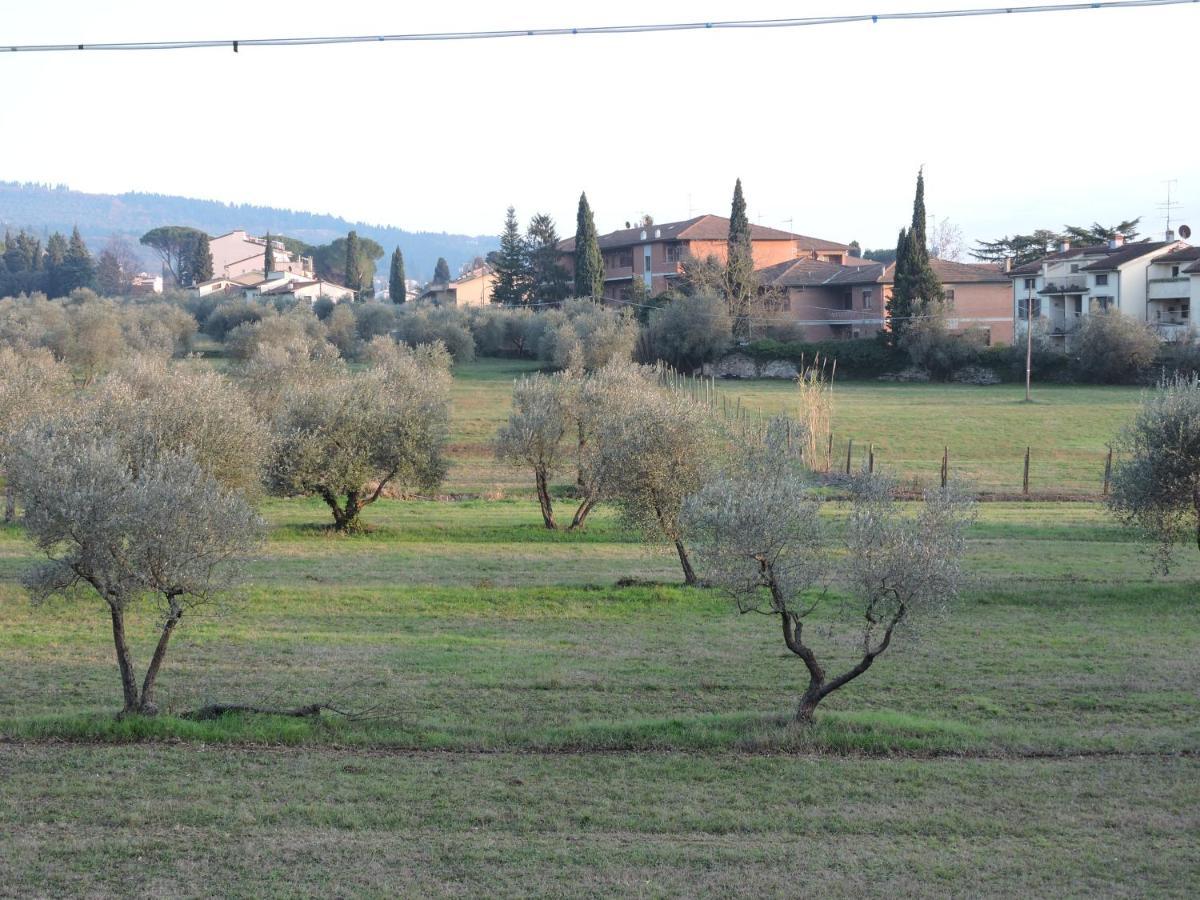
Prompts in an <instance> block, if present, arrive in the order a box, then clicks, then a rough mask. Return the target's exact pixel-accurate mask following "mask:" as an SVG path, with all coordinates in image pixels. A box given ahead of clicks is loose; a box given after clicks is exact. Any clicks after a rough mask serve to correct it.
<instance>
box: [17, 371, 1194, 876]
mask: <svg viewBox="0 0 1200 900" xmlns="http://www.w3.org/2000/svg"><path fill="white" fill-rule="evenodd" d="M521 369H522V367H521V366H520V365H516V364H511V363H498V362H483V363H479V364H476V365H474V366H472V367H470V368H468V369H467V370H466V371H465V372H463V373H461V376H460V378H459V379H458V380H457V381H456V386H455V402H456V406H455V419H454V438H453V439H454V444H455V447H454V457H455V466H454V471H453V476H452V483H451V484H450V485H448V487H447V493H448V494H452V495H453V494H459V493H461V494H469V495H473V497H472V499H467V500H457V501H436V502H435V501H419V500H418V501H381V502H380V503H379V504H377V505H376V506H374V507H372V508H370V509H369V510H368V511H367V513H366V518H367V520H368V521H369V522H370V524H371V525H372V526H373V527H374V530H373V531H372V532H371V533H370V534H368V535H366V536H362V537H356V538H343V537H337V536H334V535H332V534H330V533H329V532H328V531H327V530H325V529H324V528H323V527H322V526H323V525H324V523H325V521H326V516H327V514H326V512H325V511H324V509H323V507H321V506H320V505H319V504H315V503H311V502H300V501H270V502H268V503H267V504H266V505H265V508H264V511H265V514H266V516H267V518H268V520H269V522H270V523H271V532H270V539H269V541H268V544H267V545H266V547H265V549H264V552H263V554H262V558H261V559H259V560H258V561H257V562H256V563H255V564H254V566H253V567H252V572H251V575H252V578H251V583H250V585H249V587H248V589H247V591H246V593H245V596H244V598H242V600H241V602H236V603H230V604H229V605H228V606H227V607H226V608H223V609H215V610H212V611H211V613H210V614H208V615H204V616H201V617H198V618H195V619H193V620H191V621H185V623H184V625H182V626H181V628H180V631H179V632H178V635H177V639H176V642H175V643H174V645H173V647H172V650H171V653H170V655H169V656H168V658H167V663H166V667H165V669H164V672H163V676H162V679H161V683H160V702H161V703H162V705H163V706H164V707H165V708H166V710H167V712H168V714H167V715H163V716H160V717H159V718H157V719H154V720H133V721H124V722H120V723H118V722H116V721H115V720H114V719H113V717H112V712H113V710H115V709H116V708H117V707H118V706H119V684H118V681H117V676H116V667H115V664H114V661H113V658H112V650H111V636H110V635H109V633H108V630H107V620H106V618H105V616H104V614H103V611H102V609H101V607H100V605H99V603H98V602H97V601H95V600H82V601H77V602H67V601H55V602H53V603H51V604H48V605H44V606H41V607H33V606H31V605H30V604H29V602H28V600H27V598H26V597H25V596H24V595H23V593H22V592H21V590H20V588H19V586H18V578H19V574H20V572H21V571H22V570H23V569H24V568H26V567H27V566H28V565H29V564H30V563H31V562H32V561H33V556H32V554H31V549H30V548H29V546H28V545H27V544H26V543H25V541H24V539H23V538H22V537H21V535H20V533H19V532H18V531H17V530H16V529H15V528H7V529H0V895H5V894H6V893H7V892H12V893H14V894H25V895H37V896H48V895H50V896H53V895H79V894H83V895H90V896H106V895H155V896H159V895H162V896H175V895H183V896H199V895H209V896H211V895H220V896H236V897H263V896H281V897H282V896H297V895H299V896H330V895H337V896H345V895H348V894H364V895H371V896H397V895H400V896H528V895H545V896H556V897H557V896H563V897H587V896H600V895H607V896H612V895H620V896H635V897H660V896H697V895H708V896H732V895H747V896H780V897H782V896H788V897H793V896H798V895H804V894H813V893H816V894H818V895H821V896H832V897H860V896H884V895H886V896H913V895H922V896H931V895H932V896H947V897H952V896H953V897H957V896H983V895H990V896H995V895H1034V896H1042V895H1059V896H1084V895H1100V896H1147V895H1154V896H1180V897H1183V896H1190V895H1193V894H1194V888H1195V885H1196V883H1197V881H1198V880H1200V840H1198V838H1200V756H1198V755H1197V750H1198V748H1200V652H1198V651H1200V605H1197V603H1196V600H1195V582H1196V571H1197V562H1198V561H1197V559H1196V558H1195V555H1194V554H1192V555H1188V554H1186V553H1185V554H1184V555H1183V557H1182V558H1181V562H1182V563H1183V564H1182V565H1180V566H1179V567H1178V568H1177V569H1176V570H1175V571H1174V572H1173V573H1172V575H1171V576H1169V577H1160V576H1155V575H1153V574H1152V572H1151V568H1150V565H1149V560H1148V559H1147V557H1146V555H1145V553H1144V549H1143V547H1142V546H1141V545H1140V544H1139V543H1138V541H1137V540H1136V536H1135V535H1132V534H1130V533H1128V532H1127V531H1125V530H1123V529H1121V528H1120V527H1118V526H1116V525H1115V524H1114V523H1113V522H1112V521H1111V519H1110V518H1109V517H1108V516H1107V515H1106V513H1105V512H1104V510H1103V509H1102V508H1101V507H1100V506H1098V505H1096V504H1091V503H1070V504H1052V503H985V504H981V507H980V517H979V521H978V523H977V524H976V525H975V526H974V527H973V529H972V531H971V536H970V542H969V549H968V568H969V571H970V573H971V576H972V578H971V581H970V587H969V590H968V592H967V595H966V597H965V598H964V600H963V602H962V605H961V607H960V609H959V611H958V613H957V614H956V615H954V616H952V617H950V618H948V619H946V620H945V621H943V622H941V623H939V624H938V625H937V626H936V627H934V628H933V629H931V630H930V631H928V632H927V633H925V634H923V635H922V636H921V637H920V639H919V640H912V641H908V642H906V643H904V644H903V645H902V646H898V647H896V648H894V649H893V650H891V651H889V652H888V654H887V655H885V656H884V657H882V658H881V660H880V662H879V663H877V665H876V667H875V668H873V669H872V670H871V671H870V672H869V673H867V675H865V676H864V677H863V678H862V679H860V680H858V681H857V682H855V683H853V684H852V685H850V686H849V687H847V688H846V689H844V690H843V691H841V692H838V693H836V694H834V695H833V696H832V697H831V698H830V699H829V700H828V701H827V702H826V704H825V705H823V706H822V708H821V710H820V712H819V713H818V719H819V720H818V723H817V724H816V725H815V726H814V727H813V728H811V729H808V730H797V729H796V728H794V727H792V726H790V725H789V724H788V723H787V717H788V716H789V714H790V712H791V711H792V708H793V705H794V703H795V702H796V700H797V698H798V693H799V689H800V686H801V684H802V681H803V677H802V671H801V670H802V666H801V665H800V663H799V662H798V660H796V659H795V658H794V657H792V656H791V654H789V653H787V652H786V650H785V649H784V647H783V645H782V640H781V638H780V636H779V634H778V629H777V627H776V624H775V623H774V622H773V621H771V620H769V619H766V618H764V617H761V616H753V615H748V616H738V615H737V614H736V613H735V611H734V610H733V609H732V607H731V605H730V604H729V603H728V602H727V601H726V600H725V598H724V597H722V596H721V595H720V594H719V593H717V592H715V591H708V590H698V589H696V590H691V589H684V588H683V587H681V586H680V585H679V581H680V578H679V574H678V564H677V562H676V561H675V559H674V557H673V556H672V555H671V554H670V553H668V552H667V551H666V550H665V549H664V548H657V547H647V546H645V545H643V544H642V543H640V542H639V541H637V540H635V539H634V538H633V537H632V536H631V535H629V534H627V533H626V532H625V531H623V530H622V528H621V526H620V523H619V522H618V521H617V520H616V519H615V517H614V516H613V515H612V514H611V513H610V512H609V511H607V510H604V509H601V510H600V511H598V513H597V514H596V517H595V519H594V522H593V524H592V526H591V528H590V529H589V530H588V532H587V533H585V534H579V535H565V534H556V533H548V532H546V531H545V530H544V529H542V528H541V527H540V525H539V521H540V518H539V516H538V513H537V509H536V505H535V504H534V503H533V502H532V501H531V500H530V498H529V496H528V495H529V490H528V486H527V484H526V481H527V479H526V477H525V476H524V475H523V473H520V472H514V471H511V470H508V469H505V468H502V467H499V466H497V465H496V464H494V463H492V462H491V459H490V455H489V452H490V451H488V450H487V440H488V436H489V435H490V433H491V431H492V430H493V429H494V427H495V425H496V424H497V423H498V422H499V421H500V420H501V419H502V417H503V415H504V410H505V405H506V402H507V393H508V384H509V381H510V379H511V378H512V377H513V376H514V374H516V373H518V372H519V371H520V370H521ZM737 387H738V389H739V391H741V393H742V396H743V402H745V403H747V404H748V405H749V404H751V402H752V400H753V402H754V403H758V404H761V406H762V408H764V409H767V410H770V409H777V408H781V407H782V406H783V405H784V404H786V403H787V402H788V389H787V386H786V385H777V384H769V385H767V384H749V385H738V386H737ZM838 391H839V395H838V404H839V405H838V407H837V411H836V420H835V422H836V423H841V422H845V423H847V424H846V426H845V427H846V430H847V431H849V432H851V433H852V434H853V436H854V437H855V440H856V443H857V441H858V440H859V439H860V438H859V434H860V432H859V431H858V429H859V428H860V427H861V428H862V432H861V439H862V440H864V441H865V440H870V439H875V441H876V445H877V447H878V448H885V449H881V450H880V455H881V459H890V458H891V456H889V455H888V454H892V455H894V456H895V458H896V459H897V460H899V459H901V458H908V459H910V460H912V463H911V466H912V468H911V469H905V470H904V471H905V473H906V474H907V473H909V472H913V473H915V474H917V475H918V476H920V475H922V474H925V470H924V469H922V468H920V466H918V463H919V462H920V460H921V459H923V457H924V454H926V452H927V451H928V450H930V449H932V450H934V451H935V453H934V455H935V456H936V454H940V447H939V444H940V443H941V442H942V441H943V440H944V438H943V437H942V435H959V436H961V438H962V440H961V443H962V444H963V446H964V450H963V455H964V458H966V456H967V449H966V448H967V447H973V448H974V451H975V453H976V457H975V458H976V459H977V460H978V465H979V466H980V471H987V472H993V473H999V472H1001V469H1000V468H999V463H1000V461H1002V460H1003V458H1004V454H1006V453H1007V450H1004V451H1003V453H1002V452H1001V449H1002V448H1001V445H1002V444H1003V442H1004V441H1006V440H1007V441H1009V443H1010V444H1012V442H1013V441H1015V442H1016V444H1020V445H1021V446H1022V447H1023V445H1024V442H1025V441H1026V440H1027V438H1026V437H1024V436H1022V435H1023V434H1027V433H1028V434H1032V433H1034V432H1021V433H1019V434H1015V435H1012V436H1011V437H1005V435H1006V434H1007V431H1008V430H1009V429H1012V428H1014V427H1015V424H1014V423H1020V422H1025V423H1026V424H1027V425H1028V424H1029V423H1028V421H1027V418H1025V417H1028V416H1036V417H1037V421H1038V422H1039V423H1040V424H1039V425H1037V430H1036V433H1037V434H1039V435H1041V436H1042V437H1043V439H1044V440H1045V441H1047V442H1050V441H1051V440H1054V441H1055V443H1054V446H1055V447H1057V448H1058V452H1059V453H1060V454H1062V458H1063V459H1066V458H1067V457H1069V456H1070V455H1071V453H1072V451H1077V452H1078V453H1080V454H1085V453H1087V454H1092V456H1093V457H1095V456H1096V455H1097V454H1100V453H1102V452H1103V446H1104V441H1105V440H1106V439H1107V436H1108V435H1109V434H1110V433H1111V431H1112V430H1114V429H1115V427H1117V425H1118V424H1119V423H1120V422H1121V421H1122V420H1123V419H1124V418H1125V417H1127V416H1128V414H1129V412H1130V410H1131V409H1132V407H1133V404H1134V403H1135V402H1136V392H1131V391H1124V390H1108V389H1068V388H1058V389H1054V390H1050V389H1046V391H1045V393H1044V395H1043V397H1044V399H1045V401H1046V402H1045V404H1044V405H1041V404H1040V405H1037V406H1034V407H1023V406H1021V405H1019V404H1016V403H1015V401H1014V396H1015V395H1014V393H1013V391H1012V389H1010V388H1001V389H992V388H988V389H979V388H963V389H961V392H960V389H958V388H948V387H947V388H943V387H932V388H931V387H928V386H893V385H887V386H878V385H868V384H862V385H844V386H841V387H839V389H838ZM993 391H994V392H995V393H992V392H993ZM960 396H961V398H962V399H958V398H959V397H960ZM772 404H773V405H772ZM1014 410H1015V412H1014ZM1018 413H1019V415H1018ZM972 417H973V418H972ZM967 420H971V421H975V422H976V423H977V424H976V426H975V427H974V428H975V429H978V430H973V428H972V426H970V425H969V424H967ZM1070 422H1074V423H1075V425H1071V424H1069V423H1070ZM875 423H884V424H881V425H880V426H879V427H880V430H885V425H886V430H888V432H889V435H890V436H889V437H888V438H887V439H885V438H884V437H878V438H875V437H874V432H873V430H872V429H874V428H875ZM836 427H837V428H838V429H839V432H840V431H841V425H840V424H838V425H836ZM1029 427H1031V428H1032V427H1033V426H1032V425H1030V426H1029ZM986 429H990V430H986ZM906 435H907V437H906ZM1056 435H1057V436H1058V437H1057V438H1055V436H1056ZM1016 444H1012V446H1015V445H1016ZM1004 446H1008V445H1004ZM998 448H999V449H998ZM1089 458H1091V457H1089ZM930 465H931V467H932V466H935V465H936V459H933V460H931V463H930ZM964 465H965V464H964ZM929 471H930V472H932V471H934V469H933V468H930V469H929ZM1068 471H1069V469H1068V468H1066V467H1064V468H1063V469H1062V472H1063V473H1066V472H1068ZM996 477H997V478H999V475H997V476H996ZM1063 477H1066V476H1065V474H1064V476H1063ZM1018 478H1019V470H1018ZM1077 486H1078V487H1079V488H1080V489H1083V488H1085V487H1087V485H1086V484H1085V483H1084V482H1083V481H1082V480H1081V481H1080V482H1079V483H1078V485H1077ZM485 494H486V495H489V496H491V497H501V496H503V497H504V498H505V499H477V498H475V496H474V495H485ZM829 515H830V517H831V518H832V519H835V520H836V519H837V517H838V516H839V515H840V510H839V509H837V508H836V506H834V507H831V508H830V510H829ZM834 525H835V527H836V522H835V523H834ZM619 580H633V582H634V583H633V584H631V585H630V586H626V587H618V586H617V582H618V581H619ZM832 608H833V607H832V605H831V609H832ZM826 621H827V622H828V624H829V626H830V633H829V635H828V636H827V637H825V638H823V639H822V641H821V644H822V646H823V647H832V648H835V649H834V650H833V651H832V652H833V653H834V655H835V657H836V658H839V659H842V660H845V659H849V658H850V654H851V653H852V648H851V647H849V646H847V645H846V644H844V643H842V641H843V639H844V637H845V635H844V632H842V631H841V630H840V629H839V628H838V626H837V624H836V620H835V619H834V618H833V617H832V616H829V617H828V618H827V619H826ZM153 627H154V621H153V619H152V617H151V616H150V614H149V613H144V614H142V615H140V616H137V617H136V621H135V623H134V637H135V640H136V648H137V652H138V654H139V656H138V662H139V663H140V664H144V662H145V659H146V656H147V654H148V652H149V649H148V648H149V643H150V641H151V639H152V633H153ZM230 700H236V701H242V702H250V703H256V704H262V705H272V706H274V705H291V704H296V703H304V702H312V701H317V700H326V701H331V702H333V703H335V704H337V705H340V706H343V707H347V708H350V709H354V710H359V711H362V712H363V713H364V714H363V715H362V716H360V717H356V718H339V717H335V716H334V717H331V716H326V717H324V718H322V719H320V720H317V721H312V720H298V719H285V718H274V717H261V716H231V717H226V718H225V719H223V720H220V721H218V722H208V723H197V722H191V721H186V720H182V719H180V718H178V717H177V716H176V715H174V714H176V713H179V712H181V711H183V710H186V709H189V708H193V707H195V706H197V705H201V704H203V703H206V702H210V701H230Z"/></svg>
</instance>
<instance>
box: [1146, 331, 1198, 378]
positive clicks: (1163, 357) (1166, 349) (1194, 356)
mask: <svg viewBox="0 0 1200 900" xmlns="http://www.w3.org/2000/svg"><path fill="white" fill-rule="evenodd" d="M1154 364H1155V367H1156V368H1159V369H1161V371H1162V376H1163V377H1164V378H1171V377H1174V376H1178V377H1181V378H1190V377H1192V376H1194V375H1197V374H1200V344H1197V343H1196V336H1195V335H1194V334H1188V336H1187V337H1186V338H1185V339H1183V340H1179V341H1167V342H1165V343H1163V344H1160V345H1159V347H1158V357H1157V358H1156V359H1155V361H1154Z"/></svg>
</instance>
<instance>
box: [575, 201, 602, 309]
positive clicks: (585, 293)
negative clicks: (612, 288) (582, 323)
mask: <svg viewBox="0 0 1200 900" xmlns="http://www.w3.org/2000/svg"><path fill="white" fill-rule="evenodd" d="M575 296H576V297H597V298H598V297H603V296H604V257H603V256H601V255H600V243H599V239H598V238H597V236H596V220H595V219H594V218H593V217H592V208H591V207H590V206H589V205H588V199H587V194H586V193H583V194H580V195H579V212H578V213H577V214H576V217H575Z"/></svg>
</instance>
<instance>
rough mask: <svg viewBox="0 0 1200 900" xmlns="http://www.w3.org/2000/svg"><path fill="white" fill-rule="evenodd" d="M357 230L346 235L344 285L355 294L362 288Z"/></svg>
mask: <svg viewBox="0 0 1200 900" xmlns="http://www.w3.org/2000/svg"><path fill="white" fill-rule="evenodd" d="M358 252H359V251H358V232H357V231H351V232H350V233H349V234H348V235H346V267H345V272H346V287H348V288H350V290H352V291H354V293H355V295H356V296H357V294H358V292H359V291H361V290H362V280H363V278H362V262H361V261H360V260H359V258H358Z"/></svg>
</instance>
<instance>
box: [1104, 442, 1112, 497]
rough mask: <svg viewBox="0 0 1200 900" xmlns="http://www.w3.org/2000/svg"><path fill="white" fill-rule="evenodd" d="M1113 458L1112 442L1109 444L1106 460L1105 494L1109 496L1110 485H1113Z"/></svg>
mask: <svg viewBox="0 0 1200 900" xmlns="http://www.w3.org/2000/svg"><path fill="white" fill-rule="evenodd" d="M1112 459H1113V449H1112V444H1109V445H1108V456H1107V457H1106V458H1105V460H1104V496H1105V497H1107V496H1108V490H1109V487H1110V486H1111V485H1112Z"/></svg>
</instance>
